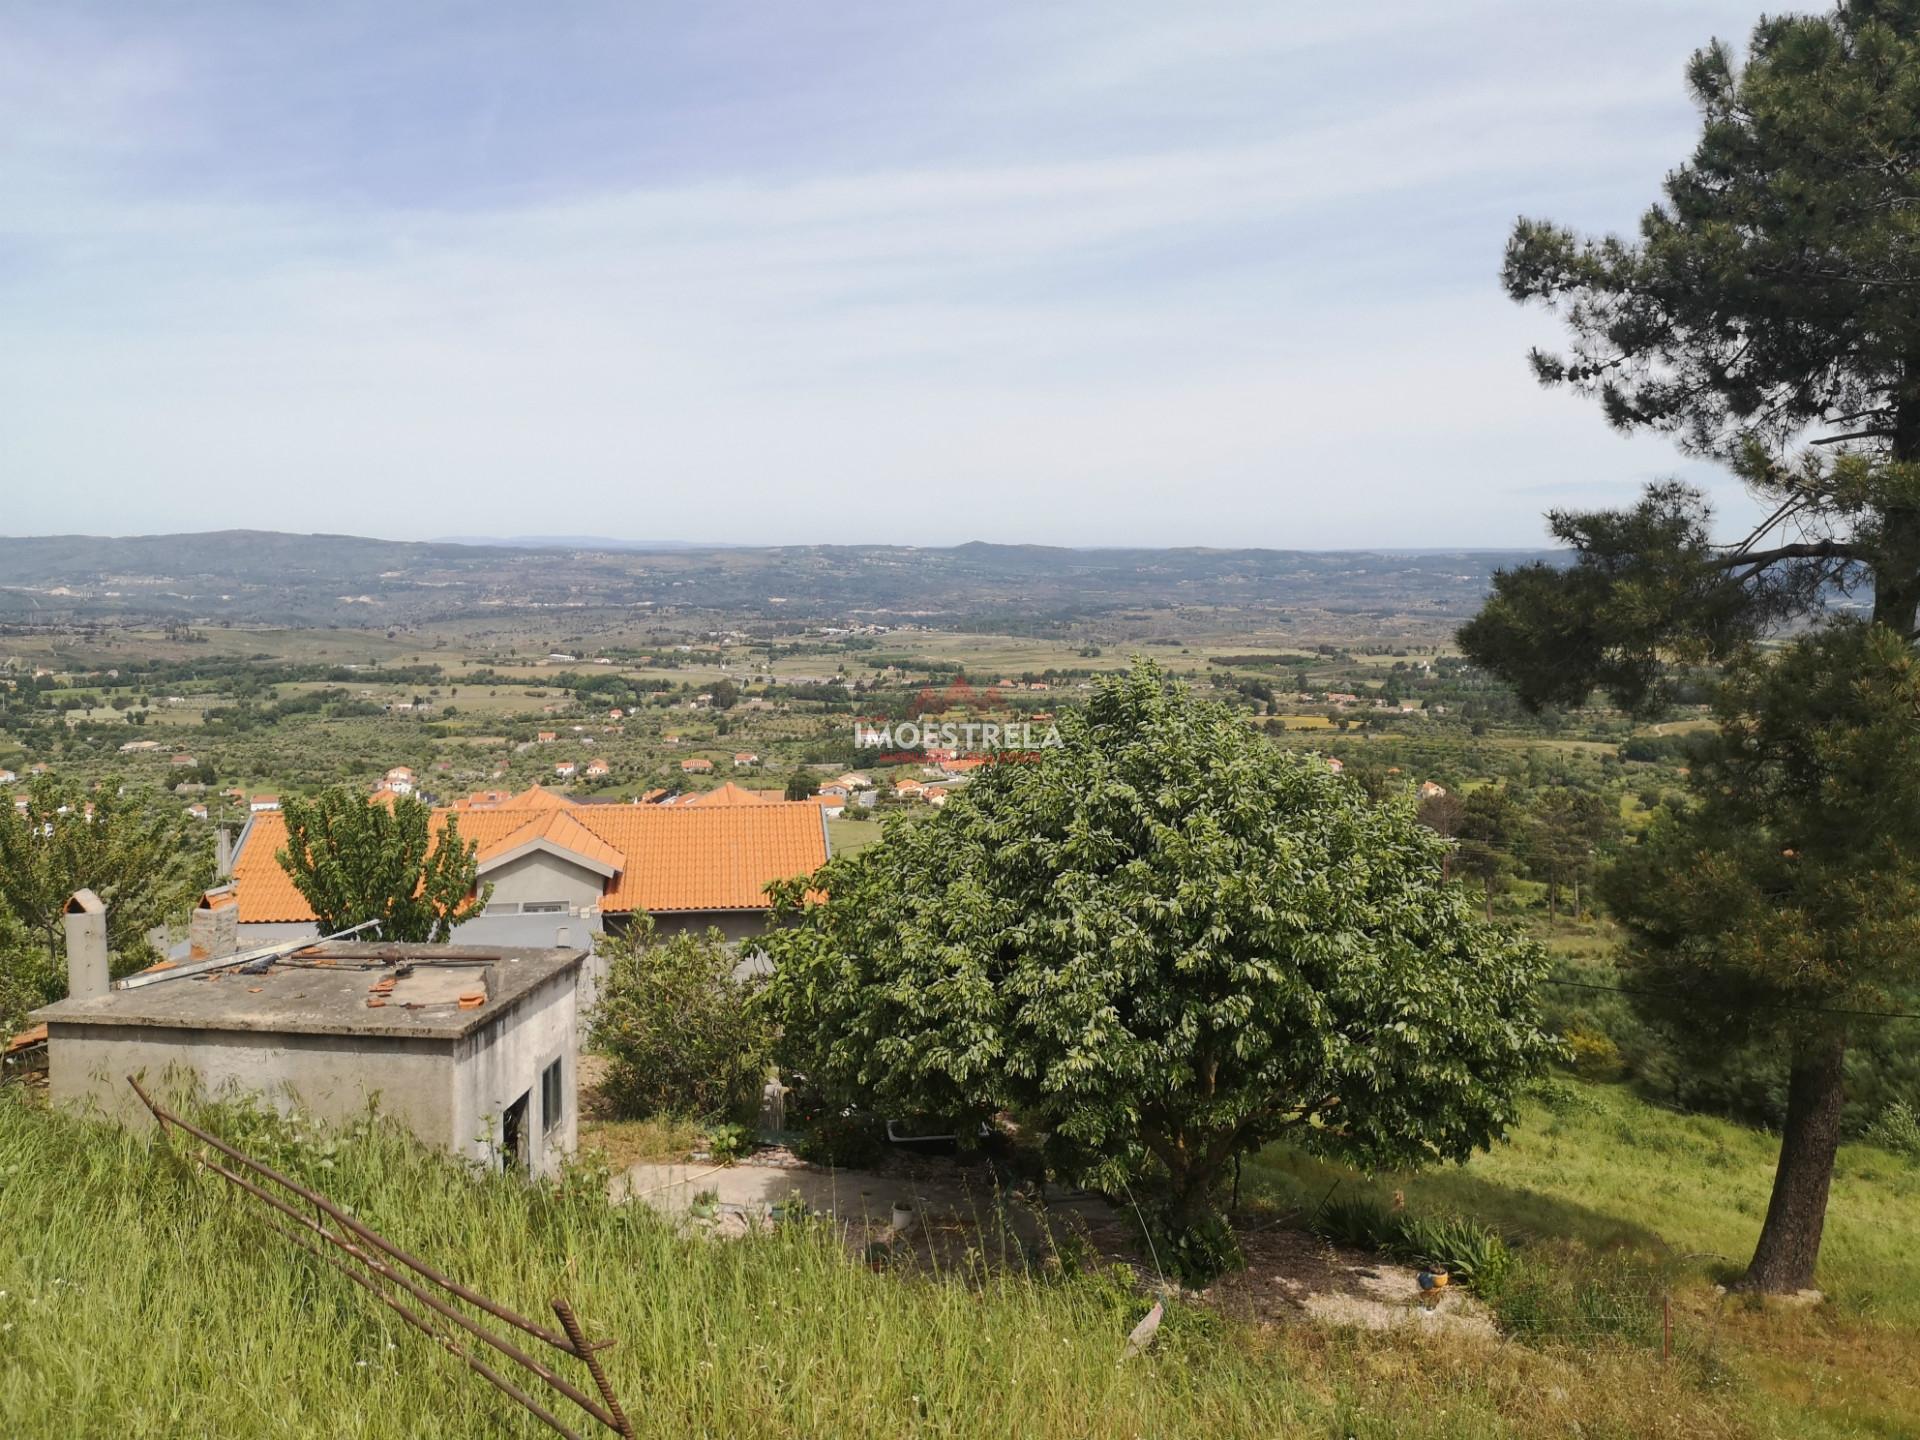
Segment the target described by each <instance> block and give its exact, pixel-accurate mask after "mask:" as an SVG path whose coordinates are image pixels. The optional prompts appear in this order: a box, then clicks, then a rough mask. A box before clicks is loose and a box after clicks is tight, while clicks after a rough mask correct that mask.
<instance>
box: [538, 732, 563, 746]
mask: <svg viewBox="0 0 1920 1440" xmlns="http://www.w3.org/2000/svg"><path fill="white" fill-rule="evenodd" d="M533 738H534V739H535V740H537V741H539V742H540V743H541V744H542V745H551V744H553V742H554V741H556V740H558V739H559V738H560V737H559V735H558V734H556V733H555V732H554V731H552V730H542V731H541V732H540V733H539V734H538V735H536V736H534V737H533Z"/></svg>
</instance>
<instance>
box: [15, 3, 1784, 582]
mask: <svg viewBox="0 0 1920 1440" xmlns="http://www.w3.org/2000/svg"><path fill="white" fill-rule="evenodd" d="M1757 14H1758V9H1757V7H1755V6H1754V5H1753V4H1752V3H1751V0H1747V3H1743V4H1733V3H1729V0H1679V3H1656V0H1623V3H1621V4H1619V5H1615V6H1611V7H1605V8H1604V9H1601V10H1591V9H1586V8H1581V7H1560V6H1555V7H1544V6H1539V5H1537V4H1532V5H1529V4H1525V3H1520V0H1463V3H1462V4H1460V5H1456V6H1451V7H1446V8H1445V9H1444V10H1437V9H1435V8H1434V7H1428V6H1421V5H1415V4H1411V3H1404V0H1381V3H1375V4H1365V5H1360V6H1355V7H1349V8H1348V9H1346V10H1343V11H1341V12H1339V13H1337V14H1335V13H1329V12H1327V11H1326V10H1325V9H1324V8H1322V7H1306V6H1300V5H1291V6H1279V7H1276V6H1273V5H1270V4H1264V5H1263V4H1253V3H1246V4H1223V5H1220V6H1210V7H1207V8H1206V9H1205V10H1203V11H1198V12H1192V11H1186V12H1174V11H1168V10H1166V9H1165V8H1164V7H1160V6H1155V5H1143V4H1138V3H1122V4H1117V5H1116V4H1103V5H1098V6H1095V5H1091V4H1086V3H1080V0H1074V3H1061V4H1054V5H1046V6H1038V7H1035V6H1018V5H1009V4H1005V3H1000V4H987V5H984V6H978V7H973V8H970V9H968V10H966V11H965V12H958V11H956V12H920V13H915V12H909V11H908V10H906V9H904V8H902V7H897V6H893V5H885V4H878V3H866V4H853V5H849V6H842V7H835V8H834V9H833V10H832V11H831V12H826V13H821V12H808V11H803V10H796V9H794V8H792V7H785V6H777V5H771V4H766V3H743V4H740V5H736V6H729V7H724V8H720V7H699V8H698V9H695V10H681V9H673V8H667V7H623V6H612V5H606V4H599V5H588V6H585V7H582V8H579V9H575V10H571V11H569V12H567V14H566V15H564V16H561V15H556V14H552V13H548V12H535V11H514V10H505V11H492V12H488V11H480V12H473V11H467V10H459V9H454V8H452V7H447V6H442V5H438V4H428V5H425V6H421V7H406V8H404V9H403V10H400V11H393V10H391V9H390V7H378V6H373V5H370V4H362V3H349V4H345V5H341V6H336V7H327V8H326V9H324V10H322V11H315V12H300V11H294V10H285V9H281V8H279V7H259V6H251V5H242V4H234V3H205V4H188V5H186V6H183V7H170V8H168V9H167V10H166V11H165V12H164V13H162V12H157V11H154V10H153V9H151V8H150V7H142V6H135V5H131V4H124V3H122V4H113V3H109V4H104V5H100V6H95V7H88V8H86V9H84V10H81V9H70V8H64V7H61V8H55V7H48V8H44V9H40V10H38V11H33V12H29V11H27V10H25V9H19V8H16V9H15V10H14V11H13V12H11V13H9V14H7V15H4V16H0V125H3V126H4V127H5V133H6V135H7V139H6V141H5V143H4V144H0V194H5V195H6V196H7V198H8V203H7V204H6V205H5V206H4V207H0V434H3V435H4V436H5V439H4V441H3V442H0V484H4V487H5V493H6V497H7V501H8V504H7V507H6V509H7V514H6V516H5V523H6V525H7V527H8V528H9V529H10V530H15V531H28V532H34V533H43V534H61V533H67V534H71V533H100V532H102V531H104V530H107V529H111V530H114V531H118V532H121V533H125V534H157V533H170V532H180V531H200V530H211V529H225V528H253V529H266V530H284V531H295V532H312V531H326V532H332V533H344V534H359V535H379V536H388V537H392V538H399V539H427V538H432V537H435V536H445V535H450V534H499V535H525V534H549V535H567V534H576V533H577V534H584V535H606V536H621V535H640V536H643V537H644V536H679V535H691V536H697V537H712V538H711V539H705V540H700V539H696V540H694V541H691V542H683V543H691V544H694V545H701V544H713V543H722V544H729V545H749V546H757V545H776V544H794V545H798V544H814V543H871V544H912V545H919V546H922V547H939V546H944V545H948V544H953V543H959V542H958V541H956V540H953V539H951V538H949V537H951V536H953V535H956V534H958V535H964V536H966V537H968V538H978V539H982V540H987V541H991V542H995V543H1010V544H1012V543H1032V544H1049V545H1063V546H1069V547H1089V548H1118V547H1161V546H1205V547H1208V548H1221V549H1233V548H1241V547H1261V548H1271V549H1282V550H1414V551H1419V550H1463V549H1475V550H1496V549H1536V548H1542V547H1543V546H1544V545H1545V544H1546V540H1547V537H1546V534H1545V530H1544V527H1543V524H1542V522H1541V518H1540V516H1541V512H1542V511H1544V510H1545V509H1547V508H1548V507H1549V506H1573V507H1584V506H1598V505H1604V504H1612V503H1618V502H1619V501H1621V500H1624V499H1626V498H1628V497H1630V496H1631V495H1632V494H1633V493H1634V490H1635V489H1636V488H1637V486H1639V485H1640V484H1641V483H1643V482H1645V481H1647V480H1649V479H1653V478H1657V477H1661V476H1667V475H1681V476H1684V477H1686V478H1689V479H1692V480H1694V481H1696V482H1698V483H1702V484H1705V485H1707V486H1708V487H1709V488H1710V489H1711V490H1712V491H1713V493H1714V495H1715V497H1716V500H1717V501H1718V503H1720V505H1721V506H1722V508H1723V509H1724V510H1725V511H1726V512H1727V514H1728V520H1729V526H1730V527H1731V526H1734V525H1736V524H1737V523H1738V521H1739V520H1740V519H1741V518H1742V517H1744V516H1746V515H1747V514H1749V513H1751V512H1750V507H1749V506H1748V505H1747V503H1746V501H1745V499H1744V497H1743V496H1741V495H1740V492H1739V490H1738V487H1737V486H1736V485H1733V484H1731V483H1730V482H1729V481H1728V480H1727V479H1726V477H1725V476H1723V475H1721V474H1720V473H1718V472H1717V471H1716V470H1714V469H1713V468H1712V467H1708V466H1704V465H1701V464H1698V463H1695V462H1689V461H1686V460H1684V459H1683V458H1682V457H1681V456H1680V455H1679V454H1678V453H1677V451H1676V450H1675V449H1674V447H1673V446H1672V445H1671V444H1670V443H1668V442H1666V441H1664V440H1661V439H1658V438H1653V437H1641V438H1635V439H1626V438H1623V437H1621V436H1619V435H1617V434H1615V433H1613V432H1611V431H1610V430H1609V429H1608V428H1607V426H1606V425H1605V423H1604V421H1603V420H1602V419H1601V417H1600V414H1599V412H1598V409H1597V407H1596V406H1594V405H1592V404H1590V403H1587V402H1583V401H1581V400H1579V399H1578V398H1576V397H1573V396H1570V395H1566V394H1550V393H1547V392H1543V391H1541V390H1540V389H1539V388H1538V387H1537V386H1536V385H1535V384H1534V382H1533V379H1532V377H1531V375H1530V373H1529V371H1528V367H1527V364H1526V359H1525V355H1526V350H1527V348H1528V347H1529V345H1533V344H1548V345H1552V344H1554V343H1555V342H1556V340H1557V334H1556V329H1555V327H1554V325H1553V323H1552V322H1551V320H1550V319H1549V318H1548V317H1546V316H1544V315H1542V314H1539V313H1537V312H1528V311H1522V310H1521V309H1519V308H1518V307H1516V306H1514V305H1512V304H1511V303H1510V302H1509V301H1507V299H1506V298H1505V296H1504V295H1503V294H1502V293H1501V290H1500V287H1499V284H1498V282H1497V269H1498V265H1499V260H1500V250H1501V245H1502V243H1503V241H1504V239H1505V236H1506V233H1507V231H1508V229H1509V227H1510V226H1511V224H1512V221H1513V219H1514V217H1515V216H1516V215H1519V214H1528V215H1540V216H1547V217H1551V218H1554V219H1557V220H1562V221H1565V222H1567V223H1570V224H1574V225H1577V226H1580V227H1583V228H1587V229H1593V230H1615V231H1618V230H1629V229H1631V228H1632V226H1633V225H1634V224H1635V222H1636V220H1637V218H1638V216H1639V214H1640V212H1641V211H1642V210H1643V209H1644V208H1645V207H1646V206H1647V205H1648V204H1650V203H1651V202H1652V201H1653V200H1654V199H1656V198H1657V195H1658V186H1659V182H1660V178H1661V176H1662V174H1663V173H1664V172H1665V171H1666V170H1667V169H1669V168H1670V167H1672V166H1673V165H1674V164H1676V163H1677V162H1679V161H1680V160H1681V159H1683V158H1684V157H1685V155H1686V154H1687V153H1688V152H1689V150H1690V149H1691V147H1692V144H1693V142H1694V139H1695V136H1696V134H1697V129H1698V121H1697V117H1696V115H1695V113H1694V111H1693V109H1692V107H1691V106H1690V104H1689V103H1688V101H1687V99H1686V96H1685V91H1684V86H1683V81H1682V74H1683V69H1684V66H1685V63H1686V60H1687V57H1688V55H1689V54H1690V53H1691V52H1692V51H1693V50H1694V49H1695V48H1697V47H1699V46H1702V45H1704V44H1706V43H1707V42H1708V41H1709V40H1710V39H1712V38H1714V37H1716V36H1717V37H1720V38H1723V39H1726V40H1729V41H1732V42H1735V43H1736V44H1737V43H1739V42H1742V41H1744V39H1745V37H1746V34H1747V32H1748V30H1749V28H1750V27H1751V25H1752V23H1753V21H1754V19H1755V18H1756V16H1757ZM109 519H110V524H109V523H103V522H104V521H107V520H109ZM847 536H858V537H860V539H859V540H858V541H854V542H850V541H848V540H847V539H846V538H845V537H847ZM652 543H660V542H657V541H656V542H652Z"/></svg>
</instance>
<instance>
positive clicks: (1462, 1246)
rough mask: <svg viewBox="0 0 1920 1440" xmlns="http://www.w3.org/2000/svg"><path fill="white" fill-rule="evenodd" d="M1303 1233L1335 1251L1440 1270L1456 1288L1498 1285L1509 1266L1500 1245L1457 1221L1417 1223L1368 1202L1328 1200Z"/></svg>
mask: <svg viewBox="0 0 1920 1440" xmlns="http://www.w3.org/2000/svg"><path fill="white" fill-rule="evenodd" d="M1309 1228H1310V1229H1311V1230H1312V1231H1313V1233H1314V1234H1316V1235H1319V1236H1321V1237H1323V1238H1324V1239H1327V1240H1331V1241H1333V1242H1334V1243H1335V1244H1336V1245H1345V1246H1346V1247H1347V1248H1348V1249H1351V1250H1373V1251H1377V1252H1378V1253H1380V1254H1382V1255H1391V1256H1392V1257H1393V1258H1394V1259H1396V1260H1402V1261H1406V1262H1407V1263H1409V1264H1414V1265H1426V1266H1431V1267H1432V1268H1433V1269H1435V1270H1445V1271H1446V1272H1447V1274H1448V1275H1449V1276H1450V1277H1452V1279H1453V1280H1455V1281H1456V1282H1458V1283H1459V1284H1462V1285H1472V1286H1475V1287H1476V1288H1481V1289H1486V1288H1491V1287H1493V1286H1497V1285H1499V1284H1500V1283H1501V1282H1502V1281H1503V1280H1504V1279H1505V1277H1506V1275H1507V1272H1508V1270H1509V1268H1510V1267H1511V1266H1512V1264H1513V1252H1512V1251H1511V1250H1510V1249H1508V1247H1507V1243H1506V1241H1504V1240H1502V1239H1501V1238H1500V1237H1499V1236H1498V1235H1496V1234H1495V1233H1494V1232H1493V1231H1491V1230H1489V1229H1487V1228H1486V1227H1485V1226H1484V1225H1479V1224H1476V1223H1475V1222H1473V1221H1471V1220H1467V1219H1464V1218H1462V1217H1461V1216H1458V1215H1445V1216H1438V1217H1426V1218H1423V1217H1420V1216H1414V1215H1407V1214H1403V1213H1400V1212H1396V1211H1392V1210H1388V1209H1387V1208H1386V1207H1385V1206H1383V1205H1380V1204H1377V1203H1376V1202H1374V1201H1372V1200H1333V1201H1329V1202H1328V1203H1327V1204H1325V1205H1322V1206H1321V1207H1320V1209H1319V1211H1318V1212H1317V1213H1316V1214H1315V1215H1314V1217H1313V1219H1312V1221H1311V1222H1310V1223H1309Z"/></svg>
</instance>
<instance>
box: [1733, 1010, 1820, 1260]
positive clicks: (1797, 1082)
mask: <svg viewBox="0 0 1920 1440" xmlns="http://www.w3.org/2000/svg"><path fill="white" fill-rule="evenodd" d="M1846 1057H1847V1044H1846V1041H1845V1040H1844V1039H1842V1038H1841V1037H1840V1036H1839V1035H1831V1034H1830V1035H1814V1036H1808V1037H1806V1038H1805V1039H1803V1040H1800V1041H1798V1042H1797V1043H1796V1044H1795V1045H1794V1051H1793V1070H1792V1072H1791V1076H1790V1078H1789V1080H1788V1083H1787V1123H1786V1126H1785V1128H1784V1129H1783V1130H1782V1131H1781V1134H1780V1163H1779V1166H1778V1167H1777V1168H1776V1169H1775V1170H1774V1172H1773V1199H1772V1200H1771V1201H1770V1202H1769V1203H1768V1205H1767V1221H1766V1224H1765V1225H1763V1226H1761V1228H1760V1243H1759V1244H1758V1245H1757V1246H1755V1247H1754V1252H1753V1262H1752V1263H1751V1264H1750V1265H1748V1266H1747V1273H1746V1276H1745V1277H1744V1278H1743V1279H1742V1280H1741V1281H1740V1282H1739V1284H1738V1285H1736V1286H1735V1287H1734V1288H1735V1289H1738V1290H1757V1291H1761V1292H1763V1293H1766V1294H1770V1295H1790V1294H1792V1293H1793V1292H1794V1291H1796V1290H1807V1289H1811V1288H1812V1286H1813V1272H1814V1267H1815V1265H1816V1264H1817V1263H1818V1262H1819V1259H1820V1233H1821V1231H1822V1230H1823V1229H1824V1228H1825V1227H1826V1223H1827V1191H1828V1189H1829V1187H1831V1185H1832V1184H1833V1157H1834V1153H1835V1151H1837V1150H1838V1149H1839V1147H1840V1108H1841V1105H1842V1104H1843V1103H1844V1101H1845V1100H1846V1094H1847V1088H1846V1069H1845V1061H1846Z"/></svg>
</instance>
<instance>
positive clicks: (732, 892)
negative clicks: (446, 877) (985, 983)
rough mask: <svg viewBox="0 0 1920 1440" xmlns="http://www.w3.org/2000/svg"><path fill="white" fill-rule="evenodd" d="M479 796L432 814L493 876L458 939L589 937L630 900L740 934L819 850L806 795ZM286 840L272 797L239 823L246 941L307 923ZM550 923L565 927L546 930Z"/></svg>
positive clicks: (809, 869)
mask: <svg viewBox="0 0 1920 1440" xmlns="http://www.w3.org/2000/svg"><path fill="white" fill-rule="evenodd" d="M723 788H724V787H723ZM736 788H737V787H736ZM715 793H717V792H715ZM742 793H743V794H752V793H754V792H742ZM703 798H704V797H703ZM480 799H482V797H469V800H468V801H467V802H463V803H462V804H461V805H458V806H441V807H436V808H435V809H434V811H433V812H432V818H431V822H430V823H431V824H432V826H433V828H434V830H435V832H436V833H437V832H439V831H441V830H444V829H445V828H446V827H447V826H448V825H450V824H457V826H458V829H459V835H460V838H461V839H462V840H463V841H468V842H472V843H475V844H477V846H478V847H479V848H478V852H477V860H478V868H479V873H480V881H481V883H482V884H485V885H491V886H492V887H493V888H492V893H491V895H490V896H489V897H488V904H487V908H486V910H485V911H484V912H483V913H482V914H480V915H477V916H475V917H474V918H473V919H471V920H469V921H467V922H466V923H465V924H463V925H461V926H459V927H458V929H457V930H456V932H455V935H454V939H455V940H456V941H458V942H460V943H462V944H465V943H479V944H532V943H535V942H538V943H541V944H547V945H552V944H555V943H571V944H577V945H586V944H590V943H591V937H592V935H593V933H595V932H597V931H600V930H603V929H605V930H623V929H625V928H626V926H627V925H628V924H629V923H631V922H632V920H633V917H634V916H636V915H640V914H645V915H648V916H650V917H651V918H652V920H653V923H654V925H655V927H656V929H658V930H660V931H663V932H672V931H674V930H704V929H706V928H707V927H708V926H710V925H711V926H718V927H719V928H720V929H721V930H722V932H723V933H725V934H726V935H728V936H729V937H730V938H734V939H744V938H746V937H748V936H751V935H754V934H757V933H758V932H759V931H760V930H761V929H763V928H764V927H765V925H766V923H767V919H768V915H769V913H770V906H769V904H768V900H767V896H766V887H767V886H768V885H769V884H770V883H772V882H773V881H775V880H786V879H792V878H794V877H797V876H802V875H809V874H811V873H813V871H815V870H816V869H818V868H819V867H820V866H821V865H823V864H825V863H826V860H827V855H828V843H827V830H826V825H825V823H824V819H823V813H822V809H821V807H820V806H819V805H817V804H813V803H809V802H807V801H787V800H784V799H778V798H775V799H770V800H764V801H759V802H754V803H726V802H721V803H718V804H700V805H672V806H668V805H659V804H646V805H610V804H593V803H588V802H576V801H573V800H570V799H568V798H567V797H566V796H564V795H561V794H558V793H556V792H554V791H551V790H545V789H542V788H541V787H539V786H534V787H532V788H530V789H528V790H525V791H523V792H521V793H520V794H518V795H514V796H511V797H508V798H507V799H505V800H504V801H497V800H496V801H483V803H478V804H476V803H473V801H475V800H480ZM286 843H287V824H286V816H285V815H284V814H283V813H282V812H280V811H277V810H275V811H267V812H262V813H256V814H255V815H253V816H252V817H251V818H250V819H249V820H248V822H247V825H246V828H245V829H244V830H243V831H242V832H241V834H240V839H239V842H238V844H237V845H236V847H235V851H234V857H233V895H234V897H235V904H236V905H237V906H238V907H239V909H238V923H239V929H240V934H239V939H240V943H241V945H242V946H243V947H245V946H249V945H258V944H264V943H270V942H272V941H274V940H280V939H292V938H297V937H299V936H302V935H311V934H314V933H315V925H314V914H313V910H312V908H311V907H310V906H309V905H308V904H307V902H306V899H305V897H303V896H302V895H301V894H300V892H299V891H298V890H297V889H295V888H294V885H293V882H292V881H291V880H290V879H288V877H287V874H286V872H285V871H284V870H282V869H281V867H280V864H279V861H278V860H277V859H275V852H277V851H278V850H280V849H281V848H282V847H284V846H285V844H286ZM561 928H564V929H566V930H567V931H568V933H569V936H570V939H569V940H567V941H560V942H556V939H555V935H556V931H557V930H558V929H561ZM592 968H593V967H589V970H590V973H591V971H592Z"/></svg>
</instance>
